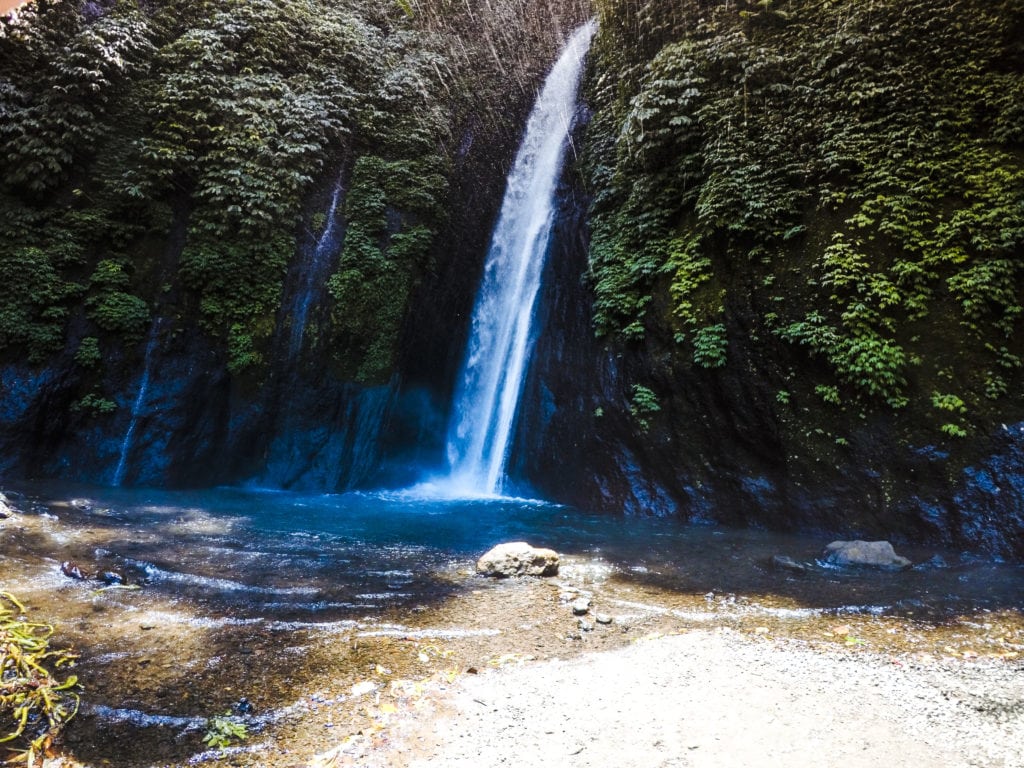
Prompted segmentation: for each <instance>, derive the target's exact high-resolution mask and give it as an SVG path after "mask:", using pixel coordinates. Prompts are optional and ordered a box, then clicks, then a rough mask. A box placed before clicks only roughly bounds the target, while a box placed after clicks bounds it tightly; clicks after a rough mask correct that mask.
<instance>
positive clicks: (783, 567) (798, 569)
mask: <svg viewBox="0 0 1024 768" xmlns="http://www.w3.org/2000/svg"><path fill="white" fill-rule="evenodd" d="M771 564H772V568H775V569H776V570H779V571H789V572H791V573H807V572H808V570H810V569H809V568H808V567H807V566H806V565H804V564H803V563H798V562H797V561H796V560H794V559H793V558H792V557H788V556H787V555H774V556H773V557H772V559H771Z"/></svg>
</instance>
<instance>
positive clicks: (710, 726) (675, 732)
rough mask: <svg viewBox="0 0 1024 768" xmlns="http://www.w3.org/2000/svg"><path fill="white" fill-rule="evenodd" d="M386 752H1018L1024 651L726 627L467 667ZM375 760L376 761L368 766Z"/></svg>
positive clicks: (841, 757)
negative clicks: (1003, 653)
mask: <svg viewBox="0 0 1024 768" xmlns="http://www.w3.org/2000/svg"><path fill="white" fill-rule="evenodd" d="M441 705H442V709H443V711H442V712H440V713H438V712H437V711H436V710H435V712H433V713H432V714H431V713H429V712H423V713H421V714H420V715H419V716H417V717H415V718H413V719H411V720H410V721H409V722H407V723H405V724H404V726H403V727H402V728H401V729H399V730H398V731H397V732H396V735H397V739H396V740H393V741H392V742H391V746H390V747H389V748H388V749H387V750H386V751H385V752H384V753H381V754H377V755H375V756H374V761H375V760H380V761H381V763H380V764H382V765H393V766H408V767H410V768H427V767H428V766H445V768H459V767H460V766H465V767H466V768H470V766H472V768H488V767H489V766H495V767H496V766H517V768H532V767H533V766H536V767H537V768H540V767H541V766H544V767H545V768H547V767H548V766H551V765H557V766H571V767H572V768H587V767H589V766H595V767H596V766H601V767H602V768H606V767H607V766H616V767H617V768H630V767H635V768H655V767H657V766H665V767H666V768H667V767H669V766H693V767H695V768H696V767H699V766H708V767H709V768H711V767H712V766H713V767H714V768H722V767H723V766H724V767H728V766H749V767H751V768H758V767H760V766H765V767H767V766H772V767H773V768H777V767H778V766H821V765H836V766H839V765H841V766H843V768H857V767H858V766H864V768H876V766H880V765H884V766H887V768H900V767H901V766H906V767H907V768H910V767H911V766H912V767H913V768H923V767H927V768H941V767H943V766H951V767H952V766H957V767H960V766H984V767H986V768H987V767H990V766H991V767H993V768H995V767H997V766H998V767H999V768H1016V767H1020V766H1024V664H1022V663H1021V662H1020V661H1019V660H1011V661H988V660H986V661H978V662H969V661H961V660H956V661H954V660H948V661H944V660H938V659H935V660H931V661H919V660H914V659H911V658H909V657H905V658H899V657H886V656H880V655H874V654H871V653H868V652H865V651H861V650H857V649H850V650H845V649H844V650H836V651H822V650H819V649H811V648H809V647H807V646H804V645H802V644H800V643H796V642H792V641H789V642H787V641H777V640H767V639H749V638H747V637H744V636H743V635H741V634H739V633H737V632H735V631H732V630H729V629H715V630H710V631H704V630H698V631H691V632H687V633H685V634H681V635H677V636H670V637H662V638H657V639H650V640H647V641H642V642H637V643H635V644H633V645H632V646H630V647H628V648H625V649H623V650H618V651H611V652H606V653H601V654H591V655H587V656H583V657H579V658H576V659H573V660H568V661H566V660H553V661H548V662H535V663H532V664H525V665H523V666H519V667H514V668H504V669H500V670H494V671H489V672H488V673H485V674H481V675H478V676H464V677H463V678H462V682H461V684H460V685H459V686H458V687H456V688H455V691H454V693H450V694H449V695H448V699H447V701H444V702H441ZM374 761H371V764H375V763H374Z"/></svg>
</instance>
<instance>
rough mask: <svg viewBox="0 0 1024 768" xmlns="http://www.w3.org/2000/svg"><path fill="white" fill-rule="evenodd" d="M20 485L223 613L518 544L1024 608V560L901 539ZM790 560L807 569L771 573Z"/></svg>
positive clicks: (401, 592)
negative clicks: (827, 550)
mask: <svg viewBox="0 0 1024 768" xmlns="http://www.w3.org/2000/svg"><path fill="white" fill-rule="evenodd" d="M13 490H15V491H18V492H20V498H19V496H15V501H20V502H21V503H22V506H25V507H27V508H28V509H29V510H31V511H32V512H35V513H37V514H49V515H51V516H55V517H56V518H57V520H58V521H59V523H60V528H61V530H65V531H66V536H65V537H64V540H65V542H66V543H65V545H64V546H65V549H64V550H63V551H61V552H53V553H50V556H52V557H54V558H58V559H74V560H76V561H77V562H79V563H80V564H81V565H82V566H83V567H84V568H85V569H86V570H89V571H95V572H101V571H104V570H109V571H115V572H119V573H122V574H123V575H124V576H125V577H126V579H127V580H128V581H129V582H132V583H138V584H141V585H143V586H144V587H145V589H146V590H150V591H154V590H155V591H158V592H166V593H167V594H169V595H172V596H174V597H175V598H176V599H186V600H190V601H194V602H195V603H197V604H199V605H202V606H203V608H204V610H205V611H207V612H209V613H211V614H214V615H228V614H229V615H232V616H238V617H249V616H251V617H274V618H282V619H303V618H315V619H316V620H323V619H327V618H339V617H345V616H350V615H353V614H359V615H365V614H367V613H372V612H374V611H384V610H386V609H388V608H392V607H408V606H415V605H419V604H429V603H431V602H433V601H437V600H442V599H444V597H445V596H446V595H448V594H451V592H452V591H453V590H455V589H457V588H462V587H459V586H458V585H460V584H461V585H462V586H463V587H464V584H465V579H464V577H462V578H455V576H456V574H458V572H459V571H462V572H465V570H467V569H471V568H472V566H473V563H474V561H475V560H476V558H477V557H479V556H480V555H481V554H482V553H483V552H485V551H486V550H487V549H489V548H490V547H491V546H493V545H495V544H497V543H500V542H503V541H510V540H525V541H528V542H530V543H531V544H534V545H535V546H545V547H551V548H553V549H555V550H557V551H559V552H560V553H561V554H562V555H563V559H564V560H565V561H566V562H567V563H569V564H570V565H572V566H574V567H577V568H580V569H583V570H587V569H590V571H591V572H593V573H599V574H601V578H608V579H617V580H620V581H629V582H636V583H638V584H647V585H650V586H655V587H658V588H663V589H668V590H672V591H678V592H681V593H692V594H704V593H708V592H714V593H716V594H736V595H745V596H755V597H756V596H761V595H778V596H782V597H786V598H789V599H791V600H794V601H796V602H797V603H799V604H800V605H803V606H807V607H809V608H813V609H821V610H825V611H837V612H869V613H876V614H895V615H908V616H920V617H922V618H941V617H942V616H944V615H953V614H956V613H963V612H969V611H975V610H989V609H991V610H995V609H1001V608H1019V607H1021V605H1022V604H1024V569H1022V568H1021V567H1020V566H1015V565H1008V564H1003V563H998V562H991V561H986V560H979V559H976V558H971V557H968V556H963V555H960V554H959V553H954V552H943V551H937V550H934V549H921V548H913V547H908V546H901V547H897V548H898V550H899V551H900V552H901V553H903V554H905V555H906V556H908V557H910V558H911V559H912V560H913V561H914V562H915V563H916V565H915V567H914V568H913V569H911V570H909V571H904V572H901V573H879V572H873V571H859V570H852V571H842V570H836V569H834V568H828V567H825V566H823V565H822V564H820V563H819V562H817V561H816V557H817V556H818V555H819V553H820V551H821V549H822V548H823V546H824V544H826V543H827V539H825V538H821V537H811V536H794V535H786V534H778V533H770V532H765V531H757V530H736V529H728V528H719V527H714V526H695V525H686V524H682V523H680V522H678V521H674V520H665V519H641V518H624V517H615V516H609V515H596V514H589V513H587V512H585V511H581V510H577V509H573V508H570V507H565V506H559V505H555V504H549V503H545V502H543V501H535V500H529V499H507V498H494V499H478V500H439V499H429V498H418V497H415V496H410V495H409V494H403V493H389V492H382V493H346V494H327V495H322V494H299V493H288V492H272V491H254V490H243V489H236V488H222V489H214V490H203V491H159V490H146V489H122V488H100V487H91V486H72V485H61V484H54V483H47V484H36V485H23V486H20V487H17V488H14V489H13ZM76 530H79V531H88V536H84V535H83V536H76V533H75V531H76ZM79 538H80V539H81V541H77V539H79ZM776 554H779V555H786V556H788V557H790V558H793V559H794V560H797V561H799V562H802V563H805V564H807V566H808V572H807V573H806V574H803V575H794V574H791V573H788V572H782V571H778V570H776V569H774V568H772V567H771V565H770V559H771V557H772V556H773V555H776Z"/></svg>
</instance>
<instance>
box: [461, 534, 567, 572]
mask: <svg viewBox="0 0 1024 768" xmlns="http://www.w3.org/2000/svg"><path fill="white" fill-rule="evenodd" d="M476 570H477V573H481V574H483V575H484V576H493V577H496V578H508V577H510V576H557V575H558V553H557V552H555V551H554V550H553V549H540V548H537V547H532V546H530V545H529V544H527V543H526V542H525V541H512V542H507V543H505V544H499V545H498V546H496V547H494V548H493V549H491V550H489V551H488V552H487V553H486V554H484V555H483V557H481V558H480V559H479V560H477V563H476Z"/></svg>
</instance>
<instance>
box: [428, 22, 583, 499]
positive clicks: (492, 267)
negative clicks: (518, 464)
mask: <svg viewBox="0 0 1024 768" xmlns="http://www.w3.org/2000/svg"><path fill="white" fill-rule="evenodd" d="M596 27H597V24H596V22H594V21H591V22H590V23H588V24H585V25H583V26H582V27H580V28H579V29H577V30H576V31H575V32H574V33H573V35H572V37H571V38H570V39H569V42H568V44H567V45H566V47H565V50H564V51H563V52H562V55H561V57H560V58H559V59H558V61H557V62H556V63H555V66H554V67H553V68H552V70H551V72H550V74H549V75H548V77H547V79H546V80H545V82H544V87H543V88H542V89H541V92H540V94H539V95H538V97H537V101H536V103H535V104H534V107H533V111H532V112H531V113H530V118H529V120H528V122H527V125H526V131H525V133H524V135H523V141H522V144H521V145H520V147H519V151H518V153H517V155H516V159H515V163H514V164H513V166H512V170H511V172H510V173H509V177H508V182H507V185H506V188H505V197H504V200H503V202H502V206H501V213H500V215H499V217H498V223H497V224H496V225H495V228H494V232H493V234H492V236H491V244H490V248H489V250H488V253H487V259H486V262H485V265H484V276H483V281H482V283H481V285H480V291H479V293H478V294H477V299H476V307H475V308H474V310H473V319H472V325H471V328H470V338H469V344H468V347H467V350H466V358H465V362H464V364H463V368H462V371H461V375H460V378H459V381H458V384H457V390H456V396H455V400H454V403H453V410H452V417H451V421H450V424H449V428H448V438H447V453H448V465H449V470H450V474H449V477H448V478H447V479H446V480H445V481H443V486H444V487H445V489H446V491H447V492H448V493H450V494H452V495H466V496H494V495H500V494H501V493H502V491H503V485H504V481H505V467H506V462H507V460H508V453H509V448H510V442H511V437H512V431H513V427H514V425H515V418H516V411H517V408H518V404H519V396H520V393H521V391H522V387H523V380H524V378H525V374H526V369H527V363H528V360H529V356H530V350H531V347H532V344H533V335H534V334H533V329H532V326H533V317H534V305H535V303H536V298H537V293H538V291H539V289H540V284H541V274H542V272H543V267H544V261H545V257H546V255H547V250H548V241H549V238H550V234H551V228H552V222H553V219H554V211H555V191H556V187H557V183H558V178H559V176H560V174H561V171H562V163H563V159H564V157H565V151H566V147H567V145H568V141H569V131H570V128H571V125H572V119H573V115H574V114H575V111H576V101H577V90H578V88H579V81H580V76H581V73H582V71H583V61H584V57H585V56H586V53H587V50H588V48H589V46H590V40H591V38H592V37H593V34H594V31H595V29H596Z"/></svg>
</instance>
